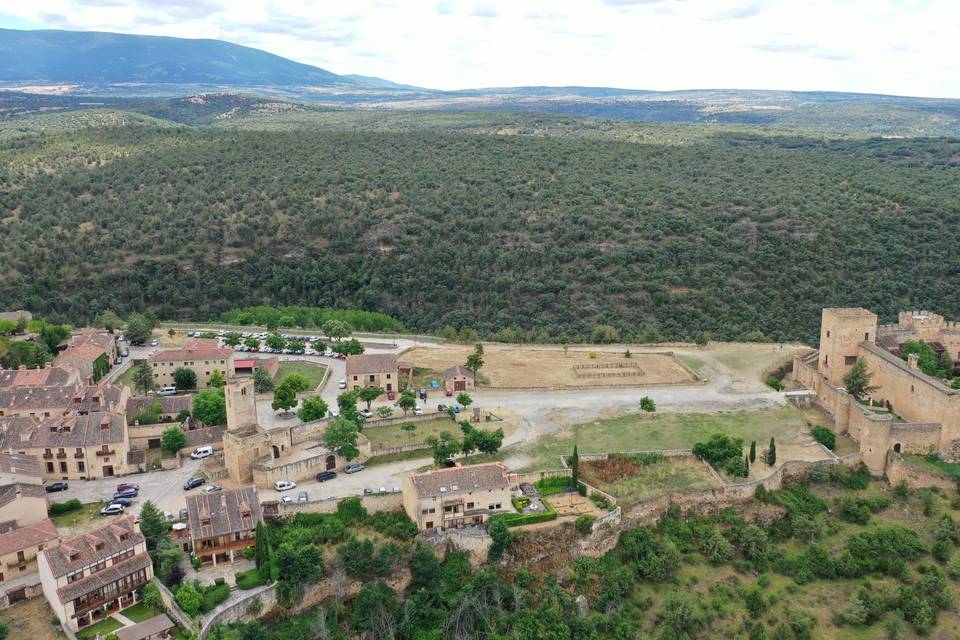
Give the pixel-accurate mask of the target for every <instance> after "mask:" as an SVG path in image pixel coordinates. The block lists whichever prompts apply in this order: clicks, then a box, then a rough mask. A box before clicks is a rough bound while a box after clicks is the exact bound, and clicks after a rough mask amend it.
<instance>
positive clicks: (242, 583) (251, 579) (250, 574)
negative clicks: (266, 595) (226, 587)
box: [236, 569, 270, 589]
mask: <svg viewBox="0 0 960 640" xmlns="http://www.w3.org/2000/svg"><path fill="white" fill-rule="evenodd" d="M236 579H237V587H238V588H240V589H254V588H256V587H259V586H262V585H265V584H267V583H268V582H270V580H269V578H268V577H264V576H263V575H261V573H260V571H258V570H257V569H251V570H250V571H238V572H237V575H236Z"/></svg>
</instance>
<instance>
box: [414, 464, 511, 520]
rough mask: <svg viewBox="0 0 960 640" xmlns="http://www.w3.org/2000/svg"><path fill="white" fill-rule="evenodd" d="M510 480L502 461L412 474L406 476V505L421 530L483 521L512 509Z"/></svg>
mask: <svg viewBox="0 0 960 640" xmlns="http://www.w3.org/2000/svg"><path fill="white" fill-rule="evenodd" d="M511 497H512V494H511V482H510V474H509V471H508V470H507V467H506V466H504V465H503V464H501V463H499V462H493V463H490V464H475V465H470V466H465V467H452V468H450V469H435V470H432V471H426V472H424V473H411V474H410V475H408V476H406V477H405V478H404V479H403V508H404V510H405V511H406V512H407V515H408V516H410V519H411V520H413V521H414V522H416V523H417V527H419V529H420V530H421V531H430V530H432V529H450V528H456V527H462V526H465V525H473V524H481V523H484V522H486V521H487V519H488V518H489V517H490V516H492V515H494V514H497V513H504V512H512V511H513V505H512V503H511V502H510V499H511Z"/></svg>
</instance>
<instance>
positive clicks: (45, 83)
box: [0, 29, 960, 136]
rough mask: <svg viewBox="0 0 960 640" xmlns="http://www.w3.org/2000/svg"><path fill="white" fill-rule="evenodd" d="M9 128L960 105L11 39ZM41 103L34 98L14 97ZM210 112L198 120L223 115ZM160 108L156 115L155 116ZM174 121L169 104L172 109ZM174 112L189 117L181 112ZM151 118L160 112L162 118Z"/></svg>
mask: <svg viewBox="0 0 960 640" xmlns="http://www.w3.org/2000/svg"><path fill="white" fill-rule="evenodd" d="M0 89H5V90H6V93H4V92H3V91H0V118H2V117H11V116H16V115H24V114H28V113H36V112H38V111H39V110H41V108H42V110H44V111H47V110H50V109H54V110H58V109H59V110H72V109H77V108H83V107H85V106H89V105H88V104H87V103H88V102H89V100H78V98H81V97H86V98H89V97H91V96H97V101H98V102H99V101H103V102H104V104H107V105H109V104H111V100H115V99H121V98H122V99H129V98H147V97H149V98H151V99H154V98H164V97H165V98H180V97H184V96H192V95H197V94H211V93H214V94H243V95H246V96H261V97H263V98H266V99H269V100H282V101H287V102H299V103H306V104H309V105H312V107H335V108H362V109H378V110H384V109H389V110H398V109H399V110H418V111H427V110H486V111H490V110H511V111H525V112H547V113H556V114H569V115H578V116H592V117H597V118H615V119H624V120H648V121H655V122H699V123H721V124H747V125H759V126H766V125H774V126H781V127H786V128H807V129H820V130H825V131H832V132H842V133H851V134H868V135H903V136H930V135H938V136H942V135H951V136H958V135H960V100H948V99H935V98H913V97H899V96H886V95H872V94H855V93H841V92H819V91H808V92H792V91H753V90H750V91H744V90H735V89H710V90H692V91H646V90H634V89H618V88H614V87H578V86H569V87H494V88H480V89H467V90H461V91H438V90H432V89H424V88H420V87H414V86H410V85H405V84H399V83H396V82H392V81H390V80H384V79H382V78H376V77H370V76H362V75H338V74H336V73H333V72H331V71H328V70H326V69H321V68H320V67H315V66H312V65H307V64H301V63H299V62H294V61H292V60H288V59H286V58H283V57H280V56H277V55H274V54H271V53H267V52H265V51H260V50H258V49H253V48H250V47H244V46H240V45H236V44H232V43H229V42H223V41H220V40H190V39H185V38H169V37H158V36H140V35H126V34H116V33H101V32H78V31H55V30H40V31H21V30H15V29H0ZM16 91H25V92H27V93H30V94H37V93H42V94H46V95H45V96H43V97H40V96H37V99H35V100H32V99H30V98H28V97H27V96H25V95H22V94H21V95H14V93H13V92H16ZM224 102H227V103H231V102H232V100H226V101H224V100H221V99H214V100H212V101H207V102H205V103H203V107H202V109H200V111H201V112H202V113H200V114H199V115H196V114H195V113H193V112H191V113H190V114H189V117H190V118H191V119H192V118H194V117H199V118H207V117H212V116H214V115H216V114H214V113H213V110H214V109H215V108H217V106H218V105H220V104H222V103H224ZM150 108H151V109H154V108H156V107H155V106H151V107H150ZM161 108H162V109H163V110H165V111H168V110H169V108H168V106H162V107H161ZM173 108H174V109H175V110H176V111H177V112H178V113H182V112H183V109H182V108H181V105H176V104H175V105H173ZM151 115H152V114H151Z"/></svg>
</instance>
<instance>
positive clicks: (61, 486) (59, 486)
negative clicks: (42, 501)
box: [46, 482, 69, 493]
mask: <svg viewBox="0 0 960 640" xmlns="http://www.w3.org/2000/svg"><path fill="white" fill-rule="evenodd" d="M68 488H69V487H68V486H67V483H66V482H51V483H50V484H48V485H47V486H46V489H47V493H53V492H54V491H66V490H67V489H68Z"/></svg>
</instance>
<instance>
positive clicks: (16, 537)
mask: <svg viewBox="0 0 960 640" xmlns="http://www.w3.org/2000/svg"><path fill="white" fill-rule="evenodd" d="M58 537H59V535H57V528H56V527H55V526H54V525H53V522H51V521H50V519H49V518H47V519H46V520H41V521H40V522H37V523H34V524H31V525H27V526H26V527H17V528H15V529H12V530H10V531H8V532H6V533H4V534H2V535H0V556H5V555H7V554H8V553H16V552H17V551H22V550H24V549H28V548H30V547H36V546H38V545H41V544H46V543H48V542H50V541H51V540H56V539H57V538H58Z"/></svg>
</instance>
